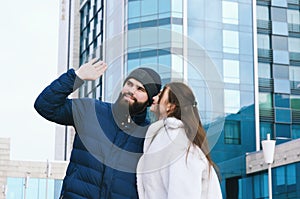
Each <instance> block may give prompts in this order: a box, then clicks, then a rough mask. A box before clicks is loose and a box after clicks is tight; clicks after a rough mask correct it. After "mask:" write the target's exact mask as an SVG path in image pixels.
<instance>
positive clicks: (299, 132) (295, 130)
mask: <svg viewBox="0 0 300 199" xmlns="http://www.w3.org/2000/svg"><path fill="white" fill-rule="evenodd" d="M292 138H293V139H297V138H300V125H296V124H295V125H292Z"/></svg>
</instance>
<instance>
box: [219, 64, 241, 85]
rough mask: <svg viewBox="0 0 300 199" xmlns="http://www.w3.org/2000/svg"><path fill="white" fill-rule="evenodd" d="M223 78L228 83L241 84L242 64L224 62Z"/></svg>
mask: <svg viewBox="0 0 300 199" xmlns="http://www.w3.org/2000/svg"><path fill="white" fill-rule="evenodd" d="M223 77H224V82H226V83H234V84H239V83H240V64H239V61H237V60H228V59H224V60H223Z"/></svg>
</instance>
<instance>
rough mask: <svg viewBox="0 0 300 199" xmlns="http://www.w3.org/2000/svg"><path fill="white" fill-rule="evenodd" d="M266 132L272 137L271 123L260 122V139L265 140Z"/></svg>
mask: <svg viewBox="0 0 300 199" xmlns="http://www.w3.org/2000/svg"><path fill="white" fill-rule="evenodd" d="M267 134H270V135H271V137H274V130H273V124H272V123H269V122H261V123H260V139H261V140H266V139H267Z"/></svg>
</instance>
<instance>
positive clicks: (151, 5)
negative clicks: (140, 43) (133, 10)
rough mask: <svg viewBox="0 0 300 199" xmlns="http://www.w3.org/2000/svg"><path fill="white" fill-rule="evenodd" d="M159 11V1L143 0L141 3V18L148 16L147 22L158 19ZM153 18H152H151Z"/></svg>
mask: <svg viewBox="0 0 300 199" xmlns="http://www.w3.org/2000/svg"><path fill="white" fill-rule="evenodd" d="M157 11H158V1H157V0H143V1H141V16H145V17H146V16H147V15H148V16H147V19H146V18H145V20H143V21H147V20H151V19H156V18H157ZM150 16H151V17H150Z"/></svg>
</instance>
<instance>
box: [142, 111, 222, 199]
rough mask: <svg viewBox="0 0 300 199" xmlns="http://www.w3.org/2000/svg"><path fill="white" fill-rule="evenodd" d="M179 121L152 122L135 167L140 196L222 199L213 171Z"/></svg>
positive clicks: (172, 198) (176, 198) (168, 198)
mask: <svg viewBox="0 0 300 199" xmlns="http://www.w3.org/2000/svg"><path fill="white" fill-rule="evenodd" d="M183 127H184V125H183V123H182V121H180V120H178V119H176V118H173V117H170V118H166V119H164V120H159V121H157V122H155V123H153V124H152V125H151V126H150V127H149V129H148V131H147V134H146V139H145V142H144V155H143V156H142V157H141V159H140V160H139V163H138V166H137V188H138V194H139V198H140V199H186V198H188V199H222V193H221V188H220V183H219V180H218V177H217V174H216V172H215V170H214V168H213V167H212V166H209V164H208V160H207V158H206V156H205V155H204V153H203V152H202V150H201V149H200V148H199V147H198V146H194V145H191V146H190V149H189V151H188V154H187V149H188V146H189V145H190V141H189V140H188V138H187V136H186V134H185V130H184V128H183Z"/></svg>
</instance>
